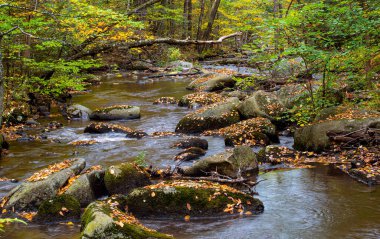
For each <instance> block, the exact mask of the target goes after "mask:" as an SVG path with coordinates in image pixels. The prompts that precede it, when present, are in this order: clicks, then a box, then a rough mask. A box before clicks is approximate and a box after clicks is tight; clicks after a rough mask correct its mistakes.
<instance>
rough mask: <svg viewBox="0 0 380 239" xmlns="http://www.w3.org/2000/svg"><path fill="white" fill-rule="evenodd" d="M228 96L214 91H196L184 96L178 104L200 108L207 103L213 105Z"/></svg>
mask: <svg viewBox="0 0 380 239" xmlns="http://www.w3.org/2000/svg"><path fill="white" fill-rule="evenodd" d="M226 99H227V98H226V97H224V96H221V95H220V94H216V93H213V92H196V93H193V94H188V95H185V96H183V97H182V98H181V99H180V100H179V102H178V106H181V107H189V108H193V109H195V108H198V107H202V106H205V105H211V104H215V103H218V102H222V101H224V100H226Z"/></svg>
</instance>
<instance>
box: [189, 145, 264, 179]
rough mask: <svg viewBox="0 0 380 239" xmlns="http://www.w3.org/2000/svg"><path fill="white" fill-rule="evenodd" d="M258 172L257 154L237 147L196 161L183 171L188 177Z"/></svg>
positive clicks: (235, 175) (244, 147)
mask: <svg viewBox="0 0 380 239" xmlns="http://www.w3.org/2000/svg"><path fill="white" fill-rule="evenodd" d="M257 171H258V162H257V158H256V154H255V152H253V150H252V149H251V148H250V147H248V146H237V147H235V148H234V149H233V150H228V151H226V152H224V153H220V154H216V155H213V156H210V157H206V158H203V159H201V160H198V161H196V162H195V163H194V164H193V165H192V166H190V167H186V168H184V169H183V174H184V175H186V176H204V175H206V174H207V173H209V172H218V173H219V174H222V175H226V176H229V177H238V176H240V174H249V173H252V172H257Z"/></svg>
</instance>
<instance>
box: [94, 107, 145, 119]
mask: <svg viewBox="0 0 380 239" xmlns="http://www.w3.org/2000/svg"><path fill="white" fill-rule="evenodd" d="M138 118H140V107H137V106H131V105H114V106H109V107H105V108H101V109H98V110H95V111H93V112H92V114H90V119H92V120H126V119H138Z"/></svg>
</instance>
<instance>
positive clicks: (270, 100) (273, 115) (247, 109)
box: [238, 90, 286, 121]
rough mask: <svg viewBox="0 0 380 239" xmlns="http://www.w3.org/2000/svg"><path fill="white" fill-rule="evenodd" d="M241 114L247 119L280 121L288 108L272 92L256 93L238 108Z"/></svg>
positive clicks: (260, 91)
mask: <svg viewBox="0 0 380 239" xmlns="http://www.w3.org/2000/svg"><path fill="white" fill-rule="evenodd" d="M238 110H239V113H240V114H241V115H242V116H243V117H244V118H245V119H249V118H255V117H259V116H260V117H264V118H268V119H270V120H271V121H279V120H280V119H281V117H282V115H283V114H284V113H285V111H286V108H285V107H284V105H283V104H282V103H281V102H280V101H279V100H278V98H277V96H276V95H275V94H274V93H271V92H265V91H262V90H259V91H256V92H254V93H253V94H252V96H251V97H249V98H247V99H246V100H245V101H243V102H242V103H241V104H240V105H239V106H238Z"/></svg>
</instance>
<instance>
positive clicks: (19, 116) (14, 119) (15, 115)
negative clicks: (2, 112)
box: [4, 108, 28, 125]
mask: <svg viewBox="0 0 380 239" xmlns="http://www.w3.org/2000/svg"><path fill="white" fill-rule="evenodd" d="M27 119H28V115H27V114H26V113H24V112H23V110H22V109H18V108H15V109H13V110H12V111H11V112H9V114H8V115H6V116H4V122H6V123H7V124H12V125H15V124H22V123H25V122H26V120H27Z"/></svg>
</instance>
